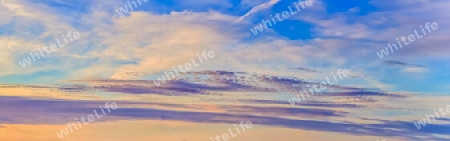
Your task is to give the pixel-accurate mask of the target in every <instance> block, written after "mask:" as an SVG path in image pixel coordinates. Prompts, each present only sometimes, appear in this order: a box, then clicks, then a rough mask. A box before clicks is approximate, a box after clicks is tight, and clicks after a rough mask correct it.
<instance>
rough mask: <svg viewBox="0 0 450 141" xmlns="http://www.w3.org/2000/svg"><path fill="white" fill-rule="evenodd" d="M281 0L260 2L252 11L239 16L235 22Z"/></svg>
mask: <svg viewBox="0 0 450 141" xmlns="http://www.w3.org/2000/svg"><path fill="white" fill-rule="evenodd" d="M279 1H280V0H269V1H268V2H266V3H263V4H260V5H258V6H255V7H253V8H252V9H251V10H250V11H248V12H247V13H245V14H244V15H243V16H241V17H239V18H238V19H237V20H236V21H234V23H238V22H241V21H242V20H243V19H244V18H246V17H248V16H250V15H251V14H254V13H257V12H259V11H261V10H264V9H267V8H269V7H271V6H273V5H275V4H277V3H278V2H279Z"/></svg>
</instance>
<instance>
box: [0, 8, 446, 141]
mask: <svg viewBox="0 0 450 141" xmlns="http://www.w3.org/2000/svg"><path fill="white" fill-rule="evenodd" d="M129 2H132V1H129ZM294 2H299V1H295V0H149V1H148V2H143V0H142V2H141V3H142V5H138V6H137V7H134V8H133V10H130V11H129V12H128V13H126V14H125V15H124V16H120V15H119V14H118V13H116V10H117V9H119V8H121V7H124V6H127V5H128V4H127V1H126V0H110V1H99V0H97V1H91V0H38V1H36V0H15V1H12V0H0V10H1V11H2V12H1V13H0V50H1V51H0V66H2V67H0V101H1V100H6V101H7V100H10V99H16V98H17V99H22V98H23V100H24V101H26V100H28V99H35V98H37V96H36V95H39V94H44V95H41V96H38V97H41V98H44V99H45V100H48V101H47V102H49V103H52V102H55V101H58V100H67V101H72V102H74V103H77V102H79V101H77V100H80V101H82V100H92V101H94V102H97V103H98V102H103V101H102V100H120V101H122V102H124V103H126V104H128V105H129V106H130V107H131V108H139V107H134V106H133V102H142V103H145V104H148V105H153V104H155V103H157V104H155V105H160V106H161V105H163V107H164V106H168V105H170V104H174V105H175V104H179V105H177V106H178V107H184V108H192V107H190V106H191V105H189V104H186V103H181V104H180V102H179V101H178V100H179V99H178V98H180V99H183V100H181V101H183V102H184V99H186V97H190V96H204V97H213V98H219V99H221V98H226V97H234V96H236V95H238V96H239V97H238V99H240V100H242V101H245V102H255V101H256V102H261V101H263V102H269V103H270V102H274V103H277V102H278V103H283V102H284V103H285V105H284V106H288V104H286V103H287V98H289V97H292V94H289V93H287V92H279V91H278V90H279V89H286V90H292V91H297V90H298V89H299V88H298V87H295V86H292V85H295V84H298V85H301V86H306V84H312V83H320V82H323V81H325V78H326V77H330V76H332V74H331V73H335V72H336V71H337V70H339V69H342V70H344V69H345V70H349V71H350V74H351V77H347V78H345V79H344V80H341V81H339V82H338V83H337V84H335V85H333V86H330V89H329V90H327V93H328V94H330V95H335V96H336V95H338V97H339V98H341V99H335V98H334V97H333V98H332V100H331V101H326V100H325V99H320V98H318V99H311V101H307V102H306V103H304V105H301V106H302V107H301V108H305V107H306V108H305V109H308V110H305V109H303V110H299V109H296V112H298V111H301V112H305V113H308V114H318V113H314V112H312V111H309V110H310V109H309V108H311V107H308V106H311V105H313V106H317V105H320V106H318V107H321V108H323V107H326V106H323V105H322V104H324V103H328V102H329V103H332V104H336V105H339V106H342V105H341V104H343V105H345V104H350V105H352V103H339V101H341V100H342V99H350V98H352V97H358V96H361V95H364V96H367V97H368V98H367V99H370V100H368V101H371V100H374V101H376V102H363V103H362V104H361V103H358V104H361V105H358V104H356V105H352V106H350V107H351V108H348V107H347V108H348V109H347V108H342V109H341V107H339V106H337V107H339V108H337V109H327V110H332V112H331V113H327V114H330V115H333V116H336V117H333V118H332V119H336V120H335V121H336V122H346V121H348V122H354V123H355V124H354V127H352V128H359V125H361V124H364V125H366V126H371V128H377V126H382V127H385V128H391V127H392V128H394V125H393V124H388V122H396V123H395V125H402V126H401V127H398V128H399V129H403V128H407V129H408V130H405V132H404V133H411V136H409V138H408V139H410V140H415V139H419V138H420V137H418V136H421V135H423V136H426V138H420V139H436V140H439V139H442V138H441V136H444V133H446V132H447V131H448V129H449V128H448V123H446V124H437V123H436V124H431V126H432V127H436V128H434V129H427V130H419V131H416V130H412V129H409V128H408V127H409V126H411V125H412V124H411V125H407V124H406V123H408V124H409V122H410V121H412V120H413V119H420V118H421V116H422V115H424V114H426V113H430V112H431V111H430V110H429V109H433V108H436V106H442V103H445V102H448V100H449V96H450V93H449V91H450V79H448V78H450V72H449V71H448V70H450V56H449V54H450V49H448V47H447V45H448V42H449V40H448V38H447V35H448V33H449V32H450V29H449V25H450V20H449V19H450V15H449V14H446V13H449V12H450V11H449V10H448V7H449V6H450V2H448V1H446V0H420V1H409V0H396V1H389V0H346V1H337V0H313V4H312V5H311V6H308V7H306V8H305V9H302V10H301V11H299V12H298V13H296V14H294V15H290V16H289V17H288V18H286V19H284V20H283V21H277V23H276V24H274V25H273V26H271V27H269V28H268V29H264V30H263V31H262V32H260V33H258V34H256V35H254V34H253V33H252V31H251V29H254V27H255V26H258V25H259V24H261V21H262V20H269V19H270V16H271V15H276V13H282V12H284V11H288V7H294ZM136 3H137V2H136ZM426 23H437V24H438V27H439V28H438V29H437V30H432V32H431V33H428V34H427V35H424V36H423V37H422V38H421V39H417V40H415V41H414V42H411V43H410V44H409V45H407V46H404V47H403V48H399V49H398V50H395V51H394V52H389V55H388V56H384V57H383V58H380V57H379V56H378V55H377V52H379V51H380V50H383V49H385V48H386V47H388V44H389V43H391V44H392V43H396V38H399V37H401V36H406V37H407V36H408V35H410V34H414V31H415V30H418V31H421V28H420V26H425V24H426ZM69 31H72V32H74V31H78V32H79V33H80V37H81V38H80V39H77V40H75V41H74V42H71V43H68V44H67V45H66V46H65V47H62V48H58V50H57V51H55V52H52V53H51V54H45V57H42V58H41V59H38V60H36V61H33V62H31V64H30V65H28V66H26V67H21V66H20V65H19V63H18V62H21V61H23V60H24V59H26V58H27V57H29V54H30V53H38V52H39V48H43V47H44V46H49V45H51V44H54V43H56V41H55V40H56V39H60V40H61V39H62V37H61V35H67V33H68V32H69ZM3 45H5V46H6V47H4V46H3ZM203 50H213V51H214V52H215V54H216V57H215V58H212V59H211V60H208V61H206V62H204V63H203V64H201V65H200V66H198V67H194V68H193V69H192V70H190V71H189V72H186V73H185V74H184V75H183V77H179V78H175V79H173V80H171V81H168V82H167V86H166V87H164V88H159V87H155V86H153V85H152V84H153V80H155V79H156V78H160V77H161V76H162V75H163V74H164V72H167V71H172V70H173V68H172V66H177V65H180V64H185V63H186V62H189V60H190V59H191V58H193V57H196V54H199V53H201V52H202V51H203ZM229 78H235V79H237V80H239V82H238V83H236V82H229V81H228V80H225V79H229ZM253 78H254V79H255V80H258V81H257V82H248V81H249V79H253ZM284 78H286V79H284ZM241 82H242V83H241ZM103 84H107V85H111V87H109V88H103V87H98V85H103ZM18 86H20V87H19V88H17V87H18ZM36 88H39V89H44V90H42V91H49V92H50V93H52V94H53V93H54V92H58V93H57V94H55V95H57V96H55V95H51V96H50V95H45V92H42V93H41V92H40V91H39V92H36V91H34V90H35V89H36ZM29 90H30V91H29ZM69 90H76V91H77V92H79V95H80V96H78V95H76V96H75V95H73V92H72V91H70V92H69ZM367 90H379V91H375V92H373V93H369V92H367ZM77 94H78V93H77ZM215 94H221V95H215ZM255 95H258V96H255ZM259 95H261V96H259ZM247 96H249V97H247ZM142 97H144V98H149V99H151V98H154V97H156V98H157V99H158V98H161V99H165V98H168V99H172V98H175V100H174V101H178V102H174V101H169V102H167V101H166V103H164V102H163V103H158V102H160V101H152V100H142V99H141V98H142ZM91 98H92V99H91ZM191 99H192V98H191ZM367 99H366V100H367ZM321 100H325V101H321ZM196 102H198V101H196ZM245 102H244V103H245ZM415 102H417V103H415ZM44 103H45V102H44ZM194 103H195V102H194ZM401 103H415V104H411V105H402V104H401ZM16 104H17V105H20V103H16ZM207 104H208V106H207V107H208V109H206V110H212V111H211V112H215V113H213V114H211V115H208V116H211V117H212V118H211V119H203V118H199V117H193V118H194V119H192V120H182V119H178V118H177V117H168V118H170V119H173V120H175V121H183V122H193V123H198V124H200V123H199V121H202V120H208V121H209V120H211V121H213V118H214V117H216V118H217V117H220V116H221V115H220V114H223V113H220V112H221V111H222V110H230V109H233V108H230V107H227V106H224V105H220V104H218V105H216V104H215V103H207ZM265 104H267V103H265ZM438 104H441V105H438ZM174 105H172V106H174ZM379 105H387V106H390V107H391V108H380V109H375V110H374V112H373V113H370V112H369V115H370V117H364V114H366V109H365V108H367V109H370V108H374V107H378V106H379ZM45 106H46V105H43V107H44V108H48V107H45ZM153 106H154V105H153ZM177 106H174V107H177ZM196 106H197V105H196ZM228 106H229V105H228ZM239 106H240V107H238V108H248V107H246V106H245V105H239ZM252 106H255V105H252ZM260 106H267V105H264V104H262V105H256V107H252V108H248V109H249V111H253V112H255V113H259V112H261V113H264V112H263V111H259V110H260V109H259V108H261V107H260ZM270 106H273V105H270ZM360 106H361V107H364V108H361V107H360ZM168 107H170V108H173V107H171V106H168ZM193 107H195V106H193ZM343 107H345V106H343ZM393 107H394V108H393ZM20 108H25V107H20V106H19V108H18V109H20ZM68 108H71V107H68ZM72 108H73V107H72ZM165 108H167V107H165ZM297 108H299V107H297ZM395 108H403V109H407V108H410V109H420V110H417V111H414V110H405V111H396V109H395ZM421 108H422V109H421ZM163 109H164V108H163ZM141 110H143V111H147V110H148V111H151V112H155V113H159V114H160V115H161V116H164V115H163V113H164V112H162V111H159V110H162V109H151V110H150V109H145V108H144V109H131V113H127V112H126V111H123V113H118V115H117V116H118V117H120V116H123V115H126V116H129V117H131V118H134V117H139V115H134V114H135V112H136V113H139V112H140V111H141ZM172 110H173V109H172ZM271 110H274V111H275V110H277V108H273V109H271ZM297 110H298V111H297ZM340 110H342V111H340ZM371 110H373V109H371ZM377 110H380V111H377ZM0 111H1V109H0ZM175 111H176V109H175ZM218 111H220V112H218ZM343 111H345V112H343ZM184 112H185V111H182V110H181V111H176V112H174V113H175V114H176V115H195V114H196V113H184ZM241 112H242V111H241ZM324 112H325V111H324ZM327 112H330V111H327ZM340 112H343V113H340ZM287 113H288V112H286V113H281V114H287ZM325 113H326V112H325ZM344 113H345V114H344ZM403 113H405V114H403ZM55 114H57V113H55ZM65 114H68V115H73V114H74V113H73V112H69V113H65ZM127 114H130V115H127ZM226 114H228V113H226ZM241 114H243V113H241ZM278 114H280V113H278ZM327 114H324V115H320V114H319V115H315V116H317V117H315V118H317V119H320V120H326V119H327V118H326V117H327V116H329V115H327ZM339 114H343V116H342V117H344V118H349V119H348V120H347V119H342V120H341V119H340V118H338V117H340V116H337V115H339ZM346 114H349V115H346ZM294 115H295V114H294ZM325 115H327V116H325ZM20 116H23V117H24V118H23V119H26V116H25V115H20ZM227 116H229V117H231V118H232V117H233V115H227ZM390 116H401V117H402V118H401V120H399V121H395V119H392V118H391V117H390ZM243 117H245V116H243V115H240V116H238V117H236V118H237V119H239V118H243ZM413 117H414V118H413ZM4 118H10V117H4ZM42 118H47V117H42ZM52 118H55V119H58V120H62V121H66V120H63V118H62V117H58V116H52ZM153 118H154V117H152V116H151V115H144V116H143V117H142V119H145V120H150V119H152V120H153ZM245 118H250V117H245ZM272 118H274V117H272ZM276 118H280V117H276ZM363 118H367V119H374V120H373V121H370V122H367V123H366V122H364V123H357V121H358V120H361V119H363ZM1 119H2V116H1V115H0V121H1ZM112 119H113V121H117V120H123V118H112ZM251 119H254V120H257V121H260V122H261V123H262V124H263V125H265V126H268V127H272V126H277V125H281V126H282V127H285V128H289V129H293V128H295V129H296V130H297V129H301V130H302V131H303V130H305V131H306V130H308V127H304V126H301V125H298V124H300V123H302V122H300V121H290V120H288V119H285V118H284V117H283V119H282V120H281V119H280V120H275V121H277V124H272V123H271V120H274V119H265V118H256V117H251ZM376 120H380V121H385V122H386V123H383V124H382V125H374V124H372V122H374V121H376ZM444 120H448V118H446V119H443V121H442V122H444ZM228 122H231V121H227V122H222V124H227V123H228ZM285 122H294V123H298V124H295V125H292V126H291V125H287V124H282V123H285ZM19 123H22V122H21V121H20V122H19ZM4 124H5V125H6V122H5V123H4ZM48 124H56V123H48ZM58 124H60V123H58ZM202 124H204V123H202ZM317 124H324V123H317ZM403 125H404V126H403ZM1 126H2V122H0V128H1ZM340 126H343V125H340ZM349 128H350V127H349ZM270 129H272V128H270ZM363 129H364V128H363ZM317 130H321V131H323V132H339V133H342V134H347V133H350V131H347V130H344V129H343V130H340V131H326V130H325V129H322V128H321V129H317ZM378 130H382V129H381V128H380V129H378V128H377V129H376V130H375V129H374V130H371V132H370V133H367V132H365V133H358V134H364V135H368V136H369V135H370V136H372V135H373V136H380V137H386V138H388V137H393V139H398V140H402V139H403V138H401V137H400V136H401V135H398V134H399V133H400V132H399V133H397V135H393V134H388V133H384V132H383V133H380V134H375V133H373V132H377V131H378ZM0 131H1V130H0ZM277 131H280V130H277ZM424 132H432V133H435V134H437V135H436V136H435V135H428V134H425V133H424ZM352 133H356V132H352ZM402 133H403V132H402ZM350 134H351V133H350ZM351 137H352V136H349V139H350V138H351ZM205 139H209V137H205ZM379 139H382V138H379Z"/></svg>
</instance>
